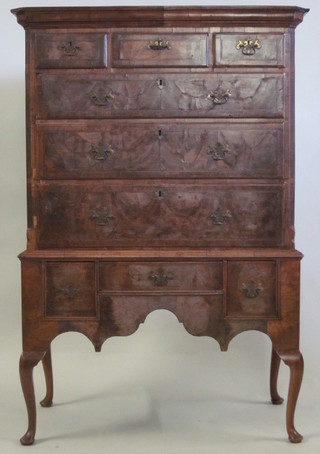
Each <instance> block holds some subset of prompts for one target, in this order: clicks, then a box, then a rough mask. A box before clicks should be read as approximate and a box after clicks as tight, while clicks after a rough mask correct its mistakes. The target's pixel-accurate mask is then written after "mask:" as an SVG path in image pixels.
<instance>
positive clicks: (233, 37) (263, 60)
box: [215, 33, 284, 66]
mask: <svg viewBox="0 0 320 454" xmlns="http://www.w3.org/2000/svg"><path fill="white" fill-rule="evenodd" d="M283 44H284V35H282V34H278V35H277V34H275V35H264V34H259V35H250V34H249V35H248V34H245V33H243V34H241V35H239V34H218V35H216V55H215V57H216V58H215V62H216V65H218V66H219V65H226V66H283V65H284V51H283V47H284V46H283Z"/></svg>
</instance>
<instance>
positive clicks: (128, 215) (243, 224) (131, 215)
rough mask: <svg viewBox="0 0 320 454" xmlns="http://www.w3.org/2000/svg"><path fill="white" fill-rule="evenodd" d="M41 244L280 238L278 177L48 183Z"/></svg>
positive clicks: (256, 242)
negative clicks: (268, 180)
mask: <svg viewBox="0 0 320 454" xmlns="http://www.w3.org/2000/svg"><path fill="white" fill-rule="evenodd" d="M39 193H40V197H39V199H40V200H39V208H38V216H37V218H38V220H37V234H38V245H39V247H40V248H47V247H51V248H57V247H58V248H59V247H117V246H124V245H126V246H127V247H132V246H133V247H136V246H139V245H143V246H145V247H146V246H178V245H184V246H197V247H200V246H207V245H208V246H209V245H210V246H219V245H220V246H221V245H223V246H280V245H281V243H282V240H281V238H282V207H283V196H282V186H281V185H276V184H275V185H246V186H235V185H230V186H227V185H223V184H220V185H219V184H216V185H215V184H203V185H193V184H189V183H185V184H184V185H182V184H178V183H176V184H172V185H170V184H168V183H164V184H161V185H157V184H156V182H152V183H151V184H141V185H139V184H132V182H131V183H130V182H129V181H127V182H123V183H121V184H115V185H111V184H107V183H104V182H103V183H100V184H99V183H98V182H97V183H94V182H90V184H86V185H83V184H81V182H78V183H69V182H68V183H60V184H57V183H43V184H41V185H40V188H39Z"/></svg>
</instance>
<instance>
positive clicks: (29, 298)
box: [13, 7, 308, 445]
mask: <svg viewBox="0 0 320 454" xmlns="http://www.w3.org/2000/svg"><path fill="white" fill-rule="evenodd" d="M307 11H308V10H306V9H303V8H297V7H189V8H184V7H178V8H177V7H114V8H113V7H91V8H80V7H79V8H19V9H15V10H13V13H14V14H15V15H16V17H17V20H18V22H19V23H20V24H21V25H22V26H23V27H24V28H25V30H26V92H27V93H26V102H27V104H26V106H27V118H26V121H27V186H28V232H27V236H28V245H27V250H26V251H25V252H23V253H22V254H20V260H21V266H22V322H23V352H22V356H21V360H20V376H21V383H22V388H23V392H24V396H25V400H26V405H27V410H28V421H29V423H28V429H27V432H26V434H25V435H24V436H23V437H22V438H21V443H22V444H24V445H28V444H32V443H33V441H34V437H35V428H36V406H35V397H34V387H33V381H32V372H33V368H34V366H35V365H36V364H37V363H38V362H39V361H42V363H43V368H44V373H45V377H46V384H47V394H46V396H45V398H44V399H43V400H42V402H41V404H42V405H43V406H50V405H51V403H52V394H53V379H52V366H51V354H50V344H51V342H52V340H53V339H54V338H55V337H56V336H57V335H58V334H61V333H64V332H67V331H77V332H80V333H83V334H84V335H86V336H87V337H88V338H89V339H90V340H91V342H92V343H93V345H94V347H95V349H96V350H97V351H99V350H100V349H101V346H102V344H103V342H104V341H105V340H106V339H108V338H110V337H111V336H124V335H129V334H131V333H133V332H135V331H136V330H137V328H138V326H139V324H140V323H142V322H143V321H144V320H145V318H146V317H147V315H148V314H149V313H150V312H152V311H154V310H157V309H167V310H169V311H171V312H173V313H174V314H175V315H176V316H177V318H178V320H179V321H180V322H181V323H183V325H184V326H185V328H186V330H187V331H188V332H189V333H191V334H193V335H196V336H211V337H213V338H215V339H216V340H217V341H218V342H219V344H220V347H221V349H222V350H226V349H227V347H228V344H229V342H230V340H231V339H232V338H233V337H234V336H236V335H237V334H238V333H241V332H243V331H246V330H259V331H261V332H263V333H266V334H267V335H268V336H269V338H270V339H271V342H272V359H271V374H270V391H271V400H272V402H273V403H274V404H279V403H281V402H282V398H281V397H280V396H279V395H278V392H277V376H278V370H279V364H280V360H281V359H282V360H283V361H284V363H285V364H287V365H288V366H289V368H290V385H289V392H288V402H287V431H288V435H289V439H290V441H292V442H294V443H297V442H300V441H301V439H302V436H301V435H300V434H299V433H298V432H297V431H296V430H295V427H294V412H295V407H296V402H297V397H298V393H299V389H300V385H301V380H302V375H303V360H302V356H301V353H300V351H299V285H300V260H301V257H302V255H301V253H299V252H298V251H296V250H295V247H294V29H295V27H296V26H297V25H298V24H299V23H300V22H301V21H302V19H303V15H304V14H305V13H306V12H307Z"/></svg>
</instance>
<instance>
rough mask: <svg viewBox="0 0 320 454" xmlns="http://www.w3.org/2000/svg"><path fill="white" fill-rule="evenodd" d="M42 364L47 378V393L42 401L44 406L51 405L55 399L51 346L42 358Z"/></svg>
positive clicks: (41, 403)
mask: <svg viewBox="0 0 320 454" xmlns="http://www.w3.org/2000/svg"><path fill="white" fill-rule="evenodd" d="M42 366H43V371H44V376H45V380H46V395H45V397H44V399H42V401H41V402H40V405H42V407H51V405H52V399H53V375H52V359H51V348H50V347H49V348H48V350H47V351H46V353H45V354H44V357H43V358H42Z"/></svg>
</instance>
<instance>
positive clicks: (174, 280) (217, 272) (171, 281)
mask: <svg viewBox="0 0 320 454" xmlns="http://www.w3.org/2000/svg"><path fill="white" fill-rule="evenodd" d="M121 290H124V291H133V292H134V291H162V292H166V293H170V292H184V291H192V292H202V291H210V290H222V262H218V261H217V262H210V263H209V262H205V263H191V262H190V263H182V262H174V263H172V262H169V263H168V262H154V263H150V262H139V263H136V262H132V263H130V262H110V263H106V262H105V263H102V264H100V291H102V292H109V291H121Z"/></svg>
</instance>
